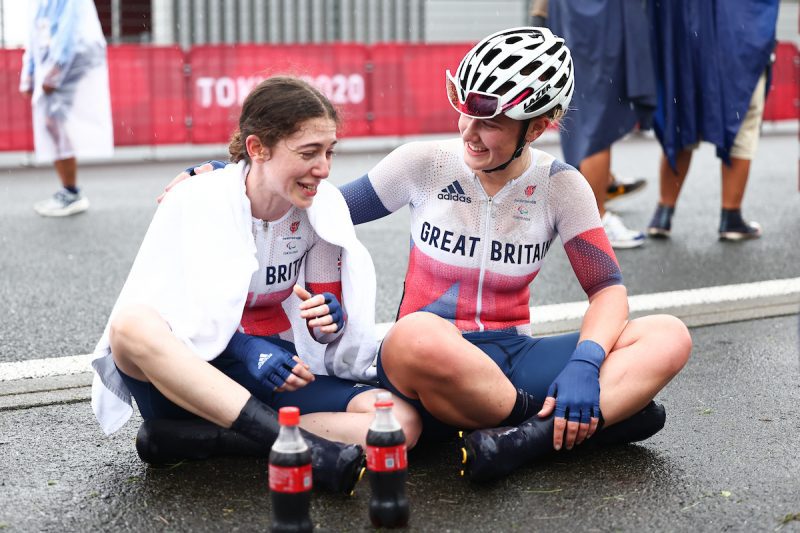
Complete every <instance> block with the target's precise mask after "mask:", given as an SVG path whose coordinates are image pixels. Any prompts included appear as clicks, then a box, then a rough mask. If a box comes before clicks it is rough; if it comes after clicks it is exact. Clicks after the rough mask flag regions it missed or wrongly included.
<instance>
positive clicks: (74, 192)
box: [64, 187, 80, 194]
mask: <svg viewBox="0 0 800 533" xmlns="http://www.w3.org/2000/svg"><path fill="white" fill-rule="evenodd" d="M64 188H65V189H67V190H68V191H69V192H71V193H72V194H78V191H79V190H80V189H78V188H77V187H64Z"/></svg>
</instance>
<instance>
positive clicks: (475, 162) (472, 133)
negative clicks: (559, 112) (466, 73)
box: [458, 115, 550, 181]
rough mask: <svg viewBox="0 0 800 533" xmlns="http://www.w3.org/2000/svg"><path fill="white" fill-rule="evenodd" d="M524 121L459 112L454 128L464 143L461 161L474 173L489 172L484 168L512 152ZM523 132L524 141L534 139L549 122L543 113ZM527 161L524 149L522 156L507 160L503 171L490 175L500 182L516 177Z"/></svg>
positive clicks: (530, 122)
mask: <svg viewBox="0 0 800 533" xmlns="http://www.w3.org/2000/svg"><path fill="white" fill-rule="evenodd" d="M525 123H526V121H521V120H514V119H511V118H508V117H507V116H505V115H498V116H496V117H494V118H490V119H477V118H470V117H468V116H465V115H461V116H460V117H459V119H458V129H459V131H460V132H461V140H462V141H463V142H464V162H465V163H466V164H467V166H469V167H470V168H471V169H472V170H473V172H475V173H476V174H478V176H480V177H482V178H484V177H488V176H489V174H488V173H486V172H485V170H487V169H493V168H496V167H497V166H499V165H503V164H505V163H506V162H507V161H508V160H509V159H510V158H511V156H512V155H513V154H514V152H515V151H516V147H517V143H518V142H519V139H520V135H521V134H522V128H523V126H524V125H525ZM527 124H528V128H527V131H526V132H525V143H531V142H533V141H535V140H536V139H537V138H539V136H540V135H541V134H542V133H544V131H545V130H546V129H547V126H548V125H549V124H550V119H549V118H548V117H545V116H541V117H536V118H533V119H530V121H528V122H527ZM529 164H530V153H529V151H528V150H527V149H526V150H524V151H522V155H521V156H519V157H517V158H516V159H514V160H513V161H511V163H510V164H509V165H508V167H506V168H505V169H504V170H498V171H496V172H493V173H492V174H491V177H492V178H493V179H496V180H500V181H508V180H510V179H513V178H516V177H517V176H520V175H521V174H522V173H523V172H524V171H525V169H526V168H527V167H528V165H529Z"/></svg>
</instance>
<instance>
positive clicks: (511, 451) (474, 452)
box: [461, 415, 553, 482]
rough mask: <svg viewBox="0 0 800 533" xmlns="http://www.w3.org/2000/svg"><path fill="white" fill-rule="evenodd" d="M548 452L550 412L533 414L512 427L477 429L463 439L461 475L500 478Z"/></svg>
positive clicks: (550, 435)
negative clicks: (542, 414) (545, 416)
mask: <svg viewBox="0 0 800 533" xmlns="http://www.w3.org/2000/svg"><path fill="white" fill-rule="evenodd" d="M552 451H553V416H552V415H551V416H549V417H547V418H539V416H537V415H534V416H532V417H531V418H529V419H528V420H526V421H525V422H523V423H522V424H520V425H518V426H513V427H499V428H490V429H479V430H477V431H473V432H472V433H470V434H469V435H467V436H466V437H465V438H464V443H463V448H462V449H461V461H462V463H463V464H464V469H463V471H462V475H465V476H467V477H468V478H469V479H470V481H476V482H484V481H491V480H494V479H500V478H502V477H505V476H507V475H509V474H510V473H511V472H513V471H514V470H516V469H517V468H519V467H520V466H522V465H524V464H526V463H528V462H530V461H532V460H534V459H536V458H537V457H541V456H542V455H545V454H547V453H549V452H552Z"/></svg>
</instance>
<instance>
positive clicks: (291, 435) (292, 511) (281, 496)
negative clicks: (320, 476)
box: [269, 407, 314, 532]
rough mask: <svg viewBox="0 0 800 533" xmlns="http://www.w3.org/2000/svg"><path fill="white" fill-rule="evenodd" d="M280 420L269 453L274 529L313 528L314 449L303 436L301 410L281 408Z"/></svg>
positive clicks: (285, 530)
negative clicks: (278, 428)
mask: <svg viewBox="0 0 800 533" xmlns="http://www.w3.org/2000/svg"><path fill="white" fill-rule="evenodd" d="M278 422H279V423H280V425H281V428H280V431H279V432H278V438H277V439H276V440H275V443H274V444H273V445H272V450H271V451H270V452H269V490H270V496H271V500H272V531H274V532H288V531H294V532H299V531H313V530H314V525H313V524H312V523H311V517H310V516H309V507H310V505H311V486H312V482H311V450H310V449H309V447H308V444H306V441H305V440H303V437H302V436H301V435H300V428H299V427H298V424H300V409H298V408H297V407H281V409H280V411H278Z"/></svg>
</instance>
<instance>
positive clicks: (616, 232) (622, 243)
mask: <svg viewBox="0 0 800 533" xmlns="http://www.w3.org/2000/svg"><path fill="white" fill-rule="evenodd" d="M602 222H603V229H604V230H606V235H607V236H608V240H609V242H610V243H611V247H612V248H636V247H638V246H641V245H643V244H644V233H642V232H641V231H633V230H630V229H628V228H626V227H625V224H623V223H622V219H621V218H619V217H618V216H617V215H615V214H614V213H612V212H611V211H606V214H605V215H603V218H602Z"/></svg>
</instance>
